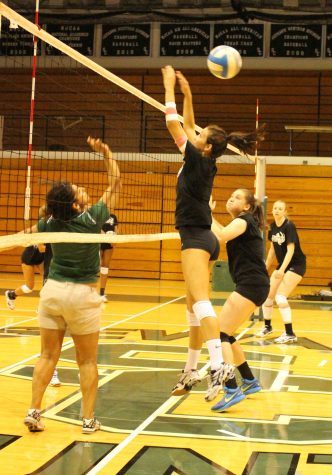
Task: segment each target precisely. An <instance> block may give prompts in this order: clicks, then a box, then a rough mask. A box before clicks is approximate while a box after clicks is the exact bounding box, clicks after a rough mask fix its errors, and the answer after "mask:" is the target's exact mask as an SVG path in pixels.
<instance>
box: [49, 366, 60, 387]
mask: <svg viewBox="0 0 332 475" xmlns="http://www.w3.org/2000/svg"><path fill="white" fill-rule="evenodd" d="M50 386H53V387H58V386H61V381H60V379H59V376H58V372H57V370H55V371H54V373H53V376H52V379H51V381H50Z"/></svg>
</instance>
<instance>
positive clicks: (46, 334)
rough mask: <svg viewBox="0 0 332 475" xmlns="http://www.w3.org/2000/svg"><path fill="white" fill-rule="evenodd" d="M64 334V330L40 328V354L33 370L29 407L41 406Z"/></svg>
mask: <svg viewBox="0 0 332 475" xmlns="http://www.w3.org/2000/svg"><path fill="white" fill-rule="evenodd" d="M64 334H65V332H64V330H49V329H47V328H41V329H40V336H41V354H40V358H39V360H38V361H37V363H36V366H35V369H34V372H33V378H32V398H31V408H34V409H40V408H41V403H42V399H43V396H44V393H45V390H46V388H47V385H48V384H49V382H50V380H51V378H52V375H53V372H54V368H55V366H56V364H57V362H58V360H59V357H60V353H61V346H62V342H63V337H64Z"/></svg>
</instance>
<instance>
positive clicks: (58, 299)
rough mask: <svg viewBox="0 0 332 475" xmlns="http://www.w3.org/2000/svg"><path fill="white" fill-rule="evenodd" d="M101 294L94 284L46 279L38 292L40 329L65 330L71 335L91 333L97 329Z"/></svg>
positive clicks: (98, 326)
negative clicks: (92, 285)
mask: <svg viewBox="0 0 332 475" xmlns="http://www.w3.org/2000/svg"><path fill="white" fill-rule="evenodd" d="M101 307H102V297H101V296H100V295H98V292H97V290H96V288H95V287H91V286H90V285H87V284H76V283H74V282H59V281H57V280H52V279H48V280H47V281H46V283H45V285H44V287H43V288H42V289H41V291H40V302H39V307H38V317H39V323H40V327H41V328H47V329H50V330H65V329H66V328H67V327H68V329H69V331H70V333H71V334H72V335H86V334H89V333H95V332H97V331H99V328H100V316H101Z"/></svg>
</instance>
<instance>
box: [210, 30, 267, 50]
mask: <svg viewBox="0 0 332 475" xmlns="http://www.w3.org/2000/svg"><path fill="white" fill-rule="evenodd" d="M219 45H227V46H232V47H233V48H235V49H236V50H238V52H239V53H240V55H241V56H251V57H261V56H263V55H264V25H263V24H262V25H258V24H257V25H243V24H242V23H241V24H234V23H233V24H232V23H229V24H225V23H222V24H219V23H218V24H216V25H215V26H214V38H213V46H214V47H215V46H219Z"/></svg>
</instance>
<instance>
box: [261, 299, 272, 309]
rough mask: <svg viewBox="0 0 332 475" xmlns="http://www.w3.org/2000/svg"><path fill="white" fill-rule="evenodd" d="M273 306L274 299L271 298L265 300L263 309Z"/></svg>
mask: <svg viewBox="0 0 332 475" xmlns="http://www.w3.org/2000/svg"><path fill="white" fill-rule="evenodd" d="M272 306H273V299H270V298H269V297H268V298H267V299H266V300H265V302H264V303H263V307H272Z"/></svg>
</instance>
